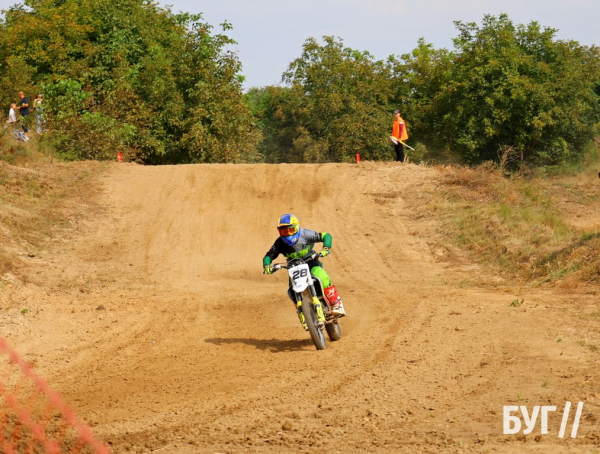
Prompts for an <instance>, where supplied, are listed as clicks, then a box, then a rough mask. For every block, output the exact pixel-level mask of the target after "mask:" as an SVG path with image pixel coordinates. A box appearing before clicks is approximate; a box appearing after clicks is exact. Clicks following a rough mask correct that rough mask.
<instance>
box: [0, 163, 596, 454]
mask: <svg viewBox="0 0 600 454" xmlns="http://www.w3.org/2000/svg"><path fill="white" fill-rule="evenodd" d="M437 178H438V175H437V171H436V170H435V169H433V168H428V167H425V166H416V165H412V164H409V165H401V164H396V163H382V164H374V163H362V164H360V165H359V164H323V165H181V166H160V167H145V166H139V165H135V164H125V163H123V164H116V163H115V164H111V165H109V166H108V168H107V169H106V171H105V172H103V173H102V175H101V177H99V180H98V181H96V182H93V184H94V185H97V186H98V188H99V190H98V191H97V194H96V195H95V196H94V197H93V198H92V199H90V200H89V201H88V202H87V203H86V204H84V205H82V206H81V207H74V212H77V215H76V216H75V215H74V217H73V220H72V226H71V229H70V231H69V232H68V233H67V234H63V235H62V236H61V237H60V238H57V239H56V240H55V241H54V242H53V243H52V244H51V246H49V248H48V250H46V251H43V252H40V253H39V254H37V255H36V256H35V257H30V258H29V265H28V266H29V268H28V273H29V276H30V279H29V282H27V283H19V282H15V283H13V284H12V285H11V287H10V292H12V293H11V294H12V295H13V296H12V298H13V301H17V300H18V303H17V302H15V303H14V304H13V305H12V306H10V307H11V309H10V310H9V311H3V313H2V316H1V317H0V330H1V336H2V337H4V338H6V339H7V340H8V342H10V344H11V345H12V346H13V347H14V348H15V349H17V350H18V351H19V352H20V353H21V354H22V355H23V357H24V358H25V359H26V360H27V361H28V362H30V363H31V364H33V366H34V368H35V370H36V373H38V374H39V375H40V376H43V377H45V378H46V379H47V381H48V383H50V385H51V386H52V387H53V388H54V389H55V390H57V391H58V392H59V393H60V395H61V396H62V398H63V399H64V400H65V402H67V403H68V404H69V405H70V406H71V407H72V408H73V409H74V410H75V411H76V413H77V415H78V416H79V418H80V419H81V420H82V421H85V422H86V423H87V424H89V425H90V426H91V427H92V429H93V431H94V433H95V435H96V436H97V437H98V438H99V439H100V440H102V441H103V442H104V443H105V444H106V445H107V446H108V447H109V448H110V449H111V450H112V451H113V452H115V453H127V452H137V453H153V452H160V453H161V454H171V453H184V454H187V453H190V454H191V453H202V454H204V453H207V454H215V453H317V452H318V453H341V454H345V453H419V452H426V453H438V452H448V453H454V452H456V453H458V452H483V453H488V452H489V453H492V452H493V453H592V452H600V430H599V429H600V422H599V420H598V418H600V413H599V405H600V385H599V379H600V365H599V364H598V362H597V361H596V360H595V359H594V358H597V356H595V355H593V352H592V351H591V350H590V348H585V347H584V344H585V343H586V342H587V344H589V343H590V342H591V341H592V340H594V342H595V341H597V340H598V332H597V331H594V330H591V329H590V323H592V322H593V323H594V324H595V325H594V326H595V327H596V328H597V326H598V323H597V322H598V314H600V309H599V289H598V288H597V287H596V288H594V287H586V288H578V289H576V290H572V291H566V290H561V289H559V288H555V287H531V286H518V285H515V284H513V283H511V281H510V280H506V279H503V278H502V277H500V276H494V275H492V274H490V273H489V272H488V271H486V270H485V269H483V268H480V267H479V266H477V265H475V264H473V263H471V262H469V261H468V260H460V259H457V258H456V257H455V258H453V259H452V260H450V259H449V258H448V257H446V255H445V253H444V249H443V248H440V244H443V242H444V241H445V238H444V232H443V231H441V230H440V223H439V222H438V219H437V217H436V213H435V212H432V211H431V210H429V209H424V206H425V202H426V199H427V197H428V194H430V193H431V191H435V187H436V184H437V183H436V181H437ZM91 184H92V183H91ZM284 213H294V214H295V215H296V216H297V217H298V219H299V220H300V225H301V227H306V228H310V229H313V230H317V231H319V232H322V231H327V232H329V233H330V234H331V235H332V237H333V248H332V254H331V255H330V256H328V257H326V258H324V259H322V262H323V264H324V266H325V268H326V269H327V271H328V272H329V274H330V276H331V277H332V281H333V283H334V284H336V286H337V288H338V290H339V292H340V295H341V296H342V298H343V300H344V305H345V307H346V311H347V313H348V315H347V316H346V317H345V318H343V319H342V320H341V329H342V339H341V340H340V341H338V342H329V343H328V347H327V349H325V350H322V351H317V350H316V349H315V346H314V345H313V343H312V341H311V339H310V337H309V335H308V333H306V332H305V331H304V330H303V329H302V327H301V325H300V323H299V321H298V318H297V316H296V313H295V308H294V306H293V304H292V303H291V302H290V300H289V299H288V297H287V295H286V290H287V285H288V278H287V275H286V273H285V272H280V273H278V274H275V275H270V276H269V275H263V274H262V257H263V256H264V254H265V253H266V252H267V250H268V249H269V247H270V246H271V245H272V243H273V241H274V240H275V239H276V238H277V230H276V224H277V219H278V218H279V216H281V215H282V214H284ZM317 249H318V248H317ZM278 261H282V260H281V259H280V260H278ZM5 291H9V290H7V289H5ZM514 301H517V302H518V303H517V304H511V302H514ZM21 307H27V308H28V313H27V314H26V315H24V314H22V313H21V312H20V311H19V308H21ZM594 336H596V337H595V338H594ZM582 343H583V344H582ZM567 402H570V403H571V410H570V413H568V414H567V419H566V423H565V424H566V426H565V424H563V416H564V414H566V412H565V405H566V404H567ZM580 402H583V408H582V411H581V412H580V415H579V421H578V430H577V432H576V436H575V437H573V436H571V435H572V429H573V426H574V422H575V418H576V409H577V406H578V404H579V403H580ZM505 406H514V407H516V408H518V411H513V412H512V413H511V414H510V415H511V416H512V417H513V419H511V420H510V422H511V423H512V426H511V427H513V428H514V424H516V423H515V419H517V418H518V419H519V421H520V422H521V424H522V428H521V430H520V431H519V432H516V433H505V431H504V427H505V426H504V425H505V410H504V407H505ZM536 406H540V407H541V406H554V407H555V411H547V413H546V416H547V418H546V420H547V431H546V432H547V433H543V427H542V412H541V411H539V414H538V416H537V420H536V421H533V422H534V424H533V427H532V429H533V430H532V431H531V432H530V433H525V434H524V433H523V430H524V429H526V427H527V424H526V421H525V419H524V417H523V414H522V410H521V409H526V411H528V412H529V413H528V415H529V417H531V416H532V412H533V411H534V407H536ZM561 426H565V427H563V428H562V429H563V430H562V432H563V433H564V434H563V435H564V436H562V437H560V436H559V433H560V432H561ZM565 429H566V430H565Z"/></svg>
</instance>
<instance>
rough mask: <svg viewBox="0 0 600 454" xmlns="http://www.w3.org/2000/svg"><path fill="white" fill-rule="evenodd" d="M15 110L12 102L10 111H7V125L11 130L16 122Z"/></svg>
mask: <svg viewBox="0 0 600 454" xmlns="http://www.w3.org/2000/svg"><path fill="white" fill-rule="evenodd" d="M16 108H17V105H16V104H15V103H14V102H13V103H12V104H11V105H10V110H9V111H8V124H9V125H10V127H11V129H12V128H14V126H15V123H16V122H17V114H16V113H15V109H16Z"/></svg>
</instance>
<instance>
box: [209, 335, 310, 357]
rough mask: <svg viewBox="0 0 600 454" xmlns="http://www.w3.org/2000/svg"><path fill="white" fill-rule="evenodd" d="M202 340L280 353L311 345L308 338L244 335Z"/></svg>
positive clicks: (298, 349)
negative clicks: (270, 337)
mask: <svg viewBox="0 0 600 454" xmlns="http://www.w3.org/2000/svg"><path fill="white" fill-rule="evenodd" d="M204 342H208V343H210V344H215V345H224V344H246V345H250V346H252V347H256V348H257V349H259V350H265V351H270V352H271V353H282V352H293V351H300V350H305V349H306V347H313V348H314V346H313V343H312V341H311V340H310V339H291V340H279V339H249V338H244V337H238V338H222V337H216V338H211V339H205V341H204Z"/></svg>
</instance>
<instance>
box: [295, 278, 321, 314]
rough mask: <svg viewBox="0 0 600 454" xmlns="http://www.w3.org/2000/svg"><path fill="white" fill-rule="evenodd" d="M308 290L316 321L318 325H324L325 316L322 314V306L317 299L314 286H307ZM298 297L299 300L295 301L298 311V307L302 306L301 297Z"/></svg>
mask: <svg viewBox="0 0 600 454" xmlns="http://www.w3.org/2000/svg"><path fill="white" fill-rule="evenodd" d="M308 288H309V290H310V296H311V298H312V303H313V306H314V308H315V312H316V313H317V321H318V322H319V323H325V314H323V306H322V305H321V301H319V298H318V297H317V291H316V290H315V286H314V285H309V286H308ZM299 296H300V298H297V299H296V301H297V302H296V307H297V308H298V309H300V307H301V306H302V296H301V295H299Z"/></svg>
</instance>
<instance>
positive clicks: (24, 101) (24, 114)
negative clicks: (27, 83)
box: [19, 91, 29, 132]
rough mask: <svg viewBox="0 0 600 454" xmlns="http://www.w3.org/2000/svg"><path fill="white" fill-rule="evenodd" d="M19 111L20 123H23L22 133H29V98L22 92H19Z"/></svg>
mask: <svg viewBox="0 0 600 454" xmlns="http://www.w3.org/2000/svg"><path fill="white" fill-rule="evenodd" d="M19 98H21V101H20V102H19V111H20V113H21V121H22V122H23V131H24V132H29V118H28V117H29V98H28V97H27V96H25V93H23V92H22V91H20V92H19Z"/></svg>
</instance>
